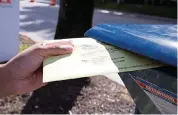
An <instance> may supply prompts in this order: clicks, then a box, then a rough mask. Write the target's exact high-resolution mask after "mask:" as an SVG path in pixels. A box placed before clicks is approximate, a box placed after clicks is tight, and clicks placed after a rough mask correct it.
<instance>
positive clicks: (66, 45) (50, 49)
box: [35, 41, 73, 57]
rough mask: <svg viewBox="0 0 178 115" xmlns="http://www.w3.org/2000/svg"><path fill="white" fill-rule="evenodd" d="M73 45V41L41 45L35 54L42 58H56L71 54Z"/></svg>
mask: <svg viewBox="0 0 178 115" xmlns="http://www.w3.org/2000/svg"><path fill="white" fill-rule="evenodd" d="M72 51H73V44H72V42H71V41H59V42H54V43H40V44H38V45H37V47H36V48H35V53H37V54H39V55H41V56H42V57H48V56H56V55H62V54H67V53H71V52H72Z"/></svg>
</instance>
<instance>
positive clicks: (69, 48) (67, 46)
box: [58, 45, 74, 51]
mask: <svg viewBox="0 0 178 115" xmlns="http://www.w3.org/2000/svg"><path fill="white" fill-rule="evenodd" d="M58 48H61V49H65V50H70V51H71V50H73V48H74V47H73V46H71V45H59V46H58Z"/></svg>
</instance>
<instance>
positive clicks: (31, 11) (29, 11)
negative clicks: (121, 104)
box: [20, 0, 177, 86]
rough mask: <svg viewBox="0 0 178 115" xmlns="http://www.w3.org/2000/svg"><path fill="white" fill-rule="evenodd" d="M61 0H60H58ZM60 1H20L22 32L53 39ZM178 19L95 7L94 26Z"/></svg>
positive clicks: (152, 22)
mask: <svg viewBox="0 0 178 115" xmlns="http://www.w3.org/2000/svg"><path fill="white" fill-rule="evenodd" d="M58 2H59V1H58ZM59 7H60V6H59V3H57V5H56V6H49V0H36V2H34V3H30V2H29V0H21V1H20V33H22V34H24V35H26V36H28V37H30V38H32V39H33V40H35V41H42V40H52V39H53V38H54V34H55V30H56V25H57V18H58V10H59ZM176 22H177V20H174V19H168V18H160V17H155V16H146V15H140V14H132V13H125V12H118V11H109V10H103V9H95V11H94V17H93V26H95V25H98V24H102V23H118V24H176ZM110 79H112V80H113V81H116V82H117V83H119V84H121V85H123V86H124V83H123V82H122V80H121V79H120V77H118V74H117V75H116V74H115V75H111V77H110Z"/></svg>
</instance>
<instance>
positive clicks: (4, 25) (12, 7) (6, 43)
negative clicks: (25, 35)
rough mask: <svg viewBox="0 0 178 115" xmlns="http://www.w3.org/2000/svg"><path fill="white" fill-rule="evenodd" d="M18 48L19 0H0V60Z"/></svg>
mask: <svg viewBox="0 0 178 115" xmlns="http://www.w3.org/2000/svg"><path fill="white" fill-rule="evenodd" d="M18 50H19V0H0V62H3V61H8V60H9V59H11V58H12V57H13V56H15V55H16V54H17V53H18Z"/></svg>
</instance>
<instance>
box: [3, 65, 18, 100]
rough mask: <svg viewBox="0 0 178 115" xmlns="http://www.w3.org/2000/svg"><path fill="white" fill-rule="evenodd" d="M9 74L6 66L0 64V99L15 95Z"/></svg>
mask: <svg viewBox="0 0 178 115" xmlns="http://www.w3.org/2000/svg"><path fill="white" fill-rule="evenodd" d="M13 84H14V83H13V79H12V77H11V72H10V71H9V70H8V68H7V66H6V64H0V97H3V96H8V95H12V94H15V92H16V91H15V88H14V85H13Z"/></svg>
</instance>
